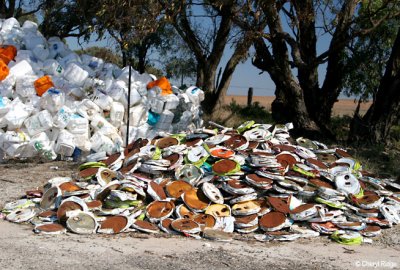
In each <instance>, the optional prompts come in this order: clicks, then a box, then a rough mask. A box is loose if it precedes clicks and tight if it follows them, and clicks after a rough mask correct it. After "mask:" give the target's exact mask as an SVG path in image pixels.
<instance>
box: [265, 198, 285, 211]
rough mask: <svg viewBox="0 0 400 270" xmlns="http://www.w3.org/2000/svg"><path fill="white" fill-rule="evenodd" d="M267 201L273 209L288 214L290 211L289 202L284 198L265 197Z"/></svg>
mask: <svg viewBox="0 0 400 270" xmlns="http://www.w3.org/2000/svg"><path fill="white" fill-rule="evenodd" d="M267 200H268V203H269V204H270V205H271V206H272V207H273V208H274V209H275V211H278V212H281V213H284V214H288V213H290V209H289V203H288V202H287V201H286V200H283V199H281V198H277V197H267Z"/></svg>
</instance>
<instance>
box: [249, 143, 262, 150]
mask: <svg viewBox="0 0 400 270" xmlns="http://www.w3.org/2000/svg"><path fill="white" fill-rule="evenodd" d="M259 144H260V143H259V142H255V141H252V142H249V146H248V147H247V148H248V149H256V148H257V147H258V145H259Z"/></svg>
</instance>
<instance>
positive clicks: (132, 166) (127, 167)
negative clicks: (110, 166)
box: [120, 161, 137, 174]
mask: <svg viewBox="0 0 400 270" xmlns="http://www.w3.org/2000/svg"><path fill="white" fill-rule="evenodd" d="M136 164H137V162H136V161H135V162H132V163H129V165H127V166H123V167H122V168H121V169H120V172H121V173H122V174H126V173H129V172H130V171H131V170H132V169H133V168H134V167H135V166H136Z"/></svg>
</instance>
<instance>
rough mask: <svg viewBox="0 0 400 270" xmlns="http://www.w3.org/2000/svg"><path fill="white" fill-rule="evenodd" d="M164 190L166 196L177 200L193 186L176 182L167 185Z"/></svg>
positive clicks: (183, 182) (184, 182)
mask: <svg viewBox="0 0 400 270" xmlns="http://www.w3.org/2000/svg"><path fill="white" fill-rule="evenodd" d="M165 189H166V191H167V193H168V196H170V197H172V198H175V199H177V198H179V197H181V195H182V194H183V193H185V192H186V191H188V190H191V189H193V186H192V185H191V184H189V183H188V182H186V181H181V180H178V181H172V182H171V183H169V184H168V185H167V186H166V188H165Z"/></svg>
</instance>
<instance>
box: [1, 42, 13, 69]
mask: <svg viewBox="0 0 400 270" xmlns="http://www.w3.org/2000/svg"><path fill="white" fill-rule="evenodd" d="M16 55H17V48H15V47H14V46H12V45H4V46H1V47H0V59H1V60H3V62H4V63H5V64H6V65H8V63H10V61H11V60H14V58H15V56H16Z"/></svg>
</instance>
